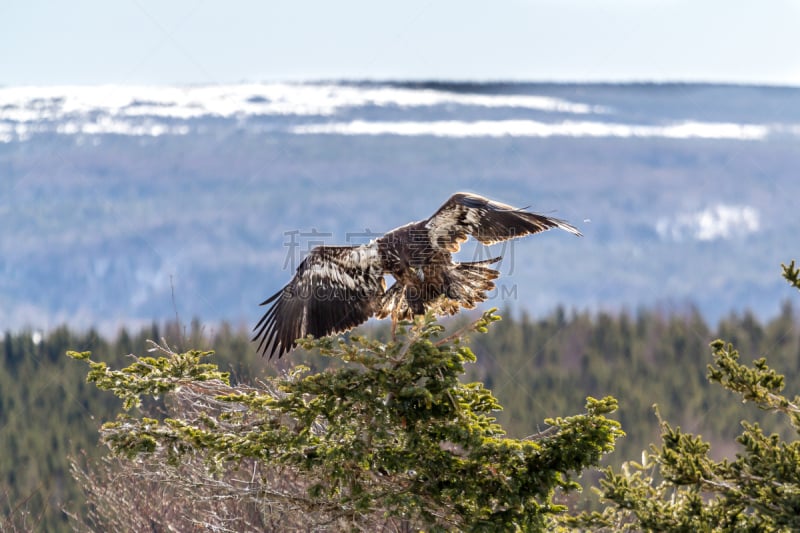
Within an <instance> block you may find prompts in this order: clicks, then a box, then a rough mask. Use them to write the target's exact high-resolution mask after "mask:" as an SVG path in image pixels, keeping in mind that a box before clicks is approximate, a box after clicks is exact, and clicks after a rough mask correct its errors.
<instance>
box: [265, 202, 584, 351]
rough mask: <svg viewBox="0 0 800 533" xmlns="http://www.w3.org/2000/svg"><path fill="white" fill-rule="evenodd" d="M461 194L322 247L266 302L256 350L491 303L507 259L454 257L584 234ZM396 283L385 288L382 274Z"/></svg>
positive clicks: (280, 347)
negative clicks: (389, 225) (473, 244)
mask: <svg viewBox="0 0 800 533" xmlns="http://www.w3.org/2000/svg"><path fill="white" fill-rule="evenodd" d="M525 209H526V208H523V209H519V208H515V207H512V206H510V205H506V204H503V203H500V202H495V201H492V200H489V199H488V198H484V197H483V196H479V195H477V194H470V193H464V192H459V193H456V194H454V195H453V196H451V197H450V199H449V200H447V201H446V202H445V203H444V205H442V206H441V207H440V208H439V210H438V211H436V212H435V213H434V214H433V215H432V216H431V217H430V218H427V219H425V220H420V221H418V222H412V223H410V224H406V225H405V226H400V227H399V228H396V229H393V230H391V231H390V232H388V233H387V234H385V235H384V236H383V237H379V238H377V239H374V240H372V241H371V242H369V243H368V244H362V245H359V246H325V245H323V246H317V247H315V248H314V249H312V250H311V251H310V252H309V253H308V254H307V255H306V257H305V258H304V259H303V261H302V262H301V263H300V265H299V266H298V267H297V271H296V272H295V274H294V277H292V279H291V280H290V281H289V283H287V284H286V286H285V287H283V288H282V289H281V290H279V291H278V292H276V293H275V294H273V295H272V296H270V297H269V298H267V299H266V300H264V301H263V302H261V305H262V306H263V305H270V307H269V308H268V309H267V311H266V313H264V315H263V316H262V317H261V320H259V321H258V324H256V326H255V328H253V331H254V333H255V335H254V337H253V341H254V342H258V352H260V353H261V354H262V355H269V358H270V359H271V358H272V357H273V356H275V355H277V356H278V358H280V357H281V356H283V355H284V354H285V353H287V352H289V351H291V350H292V349H293V348H294V347H295V346H296V345H297V340H298V339H300V338H303V337H306V336H307V335H311V336H313V337H316V338H319V337H325V336H328V335H333V334H337V333H343V332H345V331H348V330H350V329H352V328H354V327H356V326H358V325H359V324H362V323H364V322H366V321H367V320H368V319H369V318H370V317H372V316H376V317H378V318H386V317H389V316H390V317H391V318H392V333H394V330H395V326H396V325H397V321H398V320H410V319H412V318H413V316H415V315H422V314H425V312H427V311H433V312H434V313H435V314H436V315H453V314H455V313H457V312H458V310H459V308H460V307H464V308H467V309H472V308H473V307H475V304H477V303H479V302H482V301H484V300H486V298H487V294H486V293H487V291H491V290H492V289H493V288H494V282H493V280H495V279H496V278H497V277H498V276H499V272H498V271H497V270H494V269H492V268H490V267H489V265H492V264H494V263H496V262H498V261H500V259H501V257H500V256H498V257H494V258H491V259H486V260H483V261H474V262H468V263H458V262H455V261H453V256H452V254H453V253H455V252H457V251H458V250H459V248H460V246H461V243H463V242H464V241H466V240H467V238H468V236H472V237H474V238H475V239H477V240H478V241H479V242H481V243H483V244H487V245H488V244H494V243H497V242H501V241H506V240H509V239H514V238H517V237H522V236H524V235H530V234H533V233H539V232H542V231H546V230H548V229H550V228H561V229H563V230H566V231H568V232H570V233H572V234H574V235H577V236H580V235H581V232H580V231H578V229H577V228H575V227H574V226H572V225H570V224H568V223H567V222H565V221H564V220H560V219H558V218H553V217H548V216H545V215H540V214H536V213H531V212H529V211H526V210H525ZM387 274H391V275H392V277H394V280H395V282H394V284H393V285H392V286H391V287H390V288H389V289H388V290H387V289H386V281H385V278H384V276H385V275H387Z"/></svg>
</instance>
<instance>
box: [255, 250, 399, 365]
mask: <svg viewBox="0 0 800 533" xmlns="http://www.w3.org/2000/svg"><path fill="white" fill-rule="evenodd" d="M384 290H385V283H384V280H383V270H382V267H381V260H380V255H379V251H378V247H377V246H375V245H371V244H365V245H362V246H318V247H316V248H314V249H313V250H311V252H309V254H308V256H306V258H305V259H304V260H303V262H302V263H300V266H299V267H297V272H295V275H294V277H293V278H292V280H291V281H290V282H289V283H288V284H287V285H286V286H285V287H284V288H283V289H281V290H280V291H278V292H277V293H275V294H274V295H272V296H271V297H269V298H267V299H266V300H265V301H263V302H262V303H261V305H267V304H270V303H271V304H272V305H271V306H270V308H269V309H268V310H267V312H266V313H265V314H264V316H263V317H261V320H259V321H258V324H256V327H255V328H253V331H255V332H256V334H255V336H254V337H253V340H254V341H258V351H259V352H261V353H262V354H264V355H266V354H269V357H270V358H272V356H273V355H276V354H277V356H278V357H281V356H282V355H283V354H284V353H286V352H288V351H290V350H291V349H292V348H294V346H295V345H296V342H295V341H296V340H297V339H299V338H301V337H305V336H306V335H309V334H310V335H312V336H314V337H324V336H326V335H331V334H334V333H341V332H343V331H347V330H349V329H352V328H354V327H356V326H357V325H359V324H361V323H363V322H366V320H367V319H368V318H369V317H371V316H372V315H373V314H374V313H375V311H376V310H377V308H378V305H379V300H380V296H381V295H382V294H383V292H384Z"/></svg>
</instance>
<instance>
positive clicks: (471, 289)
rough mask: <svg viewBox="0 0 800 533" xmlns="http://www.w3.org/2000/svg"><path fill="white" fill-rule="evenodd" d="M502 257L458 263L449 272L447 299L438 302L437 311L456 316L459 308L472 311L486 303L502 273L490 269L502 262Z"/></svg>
mask: <svg viewBox="0 0 800 533" xmlns="http://www.w3.org/2000/svg"><path fill="white" fill-rule="evenodd" d="M500 259H501V258H500V257H494V258H492V259H486V260H484V261H475V262H472V263H456V264H455V265H453V268H452V269H451V270H450V272H449V277H450V282H449V284H448V286H447V287H446V290H445V298H442V299H441V300H440V302H438V307H439V309H438V310H437V311H439V312H441V313H442V314H450V315H454V314H456V313H457V312H458V308H459V306H460V307H464V308H466V309H472V308H474V307H475V305H476V304H478V303H480V302H483V301H485V300H486V299H487V298H488V297H489V296H488V294H487V293H488V292H489V291H491V290H493V289H494V280H495V279H497V277H498V276H499V275H500V273H499V272H498V271H497V270H495V269H493V268H489V267H488V266H486V265H491V264H494V263H497V262H498V261H500Z"/></svg>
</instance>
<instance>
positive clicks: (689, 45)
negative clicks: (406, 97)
mask: <svg viewBox="0 0 800 533" xmlns="http://www.w3.org/2000/svg"><path fill="white" fill-rule="evenodd" d="M319 78H374V79H385V78H392V79H400V78H436V79H482V80H485V79H518V80H578V81H589V80H605V81H617V80H657V81H664V80H678V81H725V82H748V83H769V84H782V85H787V84H789V85H799V86H800V1H798V0H764V1H755V0H510V1H501V0H498V1H493V2H492V1H488V0H483V1H473V0H403V1H402V2H385V1H381V0H371V1H361V0H287V1H271V0H261V1H257V0H231V1H226V2H222V1H212V0H209V1H189V0H116V1H111V0H73V1H70V2H55V1H40V0H3V1H2V2H0V85H21V84H48V85H54V84H97V83H137V84H140V83H155V84H170V83H227V82H238V81H266V80H282V79H319Z"/></svg>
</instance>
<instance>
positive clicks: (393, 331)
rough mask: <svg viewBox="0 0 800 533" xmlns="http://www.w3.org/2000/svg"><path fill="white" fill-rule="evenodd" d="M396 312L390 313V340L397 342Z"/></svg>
mask: <svg viewBox="0 0 800 533" xmlns="http://www.w3.org/2000/svg"><path fill="white" fill-rule="evenodd" d="M396 333H397V313H392V342H397V335H396Z"/></svg>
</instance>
